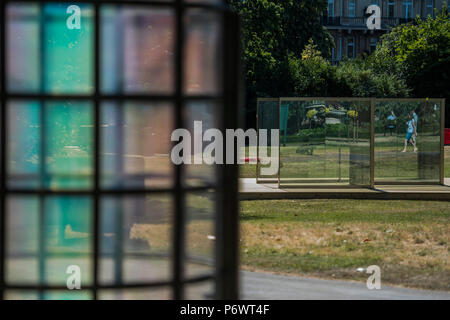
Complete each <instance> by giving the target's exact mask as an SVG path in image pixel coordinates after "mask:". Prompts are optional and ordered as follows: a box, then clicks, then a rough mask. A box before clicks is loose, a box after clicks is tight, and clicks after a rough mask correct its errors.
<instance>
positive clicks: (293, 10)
mask: <svg viewBox="0 0 450 320" xmlns="http://www.w3.org/2000/svg"><path fill="white" fill-rule="evenodd" d="M229 2H230V4H231V6H232V7H233V8H234V10H235V11H237V12H238V13H239V15H240V16H241V21H242V40H243V62H244V64H245V66H246V70H245V76H246V81H247V95H248V97H249V98H250V99H254V98H255V97H256V96H279V95H291V94H294V93H295V91H294V88H295V83H296V82H297V81H296V79H295V77H296V76H297V74H298V73H297V70H293V69H292V67H293V66H296V65H298V64H299V63H300V60H301V53H302V50H303V48H304V47H305V45H306V44H307V43H308V40H309V39H312V40H313V41H314V43H316V44H317V45H318V48H319V49H320V51H321V52H322V54H323V56H324V57H325V58H328V57H329V56H330V53H331V47H332V46H333V41H332V38H331V35H330V34H329V33H328V31H327V30H326V29H325V28H324V27H323V26H322V24H321V21H320V19H319V17H320V15H321V13H322V12H323V11H324V10H325V9H326V1H325V0H304V1H294V0H278V1H270V0H248V1H241V0H229Z"/></svg>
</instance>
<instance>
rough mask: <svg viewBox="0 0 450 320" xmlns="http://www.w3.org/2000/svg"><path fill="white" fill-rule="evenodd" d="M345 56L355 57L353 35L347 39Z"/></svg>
mask: <svg viewBox="0 0 450 320" xmlns="http://www.w3.org/2000/svg"><path fill="white" fill-rule="evenodd" d="M347 57H348V58H354V57H355V38H353V37H351V38H348V39H347Z"/></svg>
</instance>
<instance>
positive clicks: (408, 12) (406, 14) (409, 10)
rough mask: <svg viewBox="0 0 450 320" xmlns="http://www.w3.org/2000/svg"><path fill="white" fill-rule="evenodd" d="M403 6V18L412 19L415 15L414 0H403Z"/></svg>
mask: <svg viewBox="0 0 450 320" xmlns="http://www.w3.org/2000/svg"><path fill="white" fill-rule="evenodd" d="M402 8H403V18H405V19H411V18H413V17H414V13H413V9H414V8H413V0H403V2H402Z"/></svg>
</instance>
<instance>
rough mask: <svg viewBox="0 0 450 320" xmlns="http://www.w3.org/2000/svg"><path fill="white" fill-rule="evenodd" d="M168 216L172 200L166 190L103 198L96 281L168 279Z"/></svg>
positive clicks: (169, 261) (169, 257)
mask: <svg viewBox="0 0 450 320" xmlns="http://www.w3.org/2000/svg"><path fill="white" fill-rule="evenodd" d="M172 219H173V200H172V196H170V195H167V194H148V195H141V196H140V195H133V196H122V197H106V198H104V199H103V201H102V203H101V241H100V244H101V247H100V250H101V256H102V259H101V272H100V281H101V282H103V283H108V284H110V283H116V284H117V283H136V282H144V281H145V282H150V281H161V280H166V281H168V280H170V277H171V252H172V221H173V220H172Z"/></svg>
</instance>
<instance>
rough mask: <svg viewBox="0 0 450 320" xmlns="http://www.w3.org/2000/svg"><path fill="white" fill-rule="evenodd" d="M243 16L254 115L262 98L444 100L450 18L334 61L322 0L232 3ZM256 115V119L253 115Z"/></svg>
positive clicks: (397, 32) (449, 69) (402, 29)
mask: <svg viewBox="0 0 450 320" xmlns="http://www.w3.org/2000/svg"><path fill="white" fill-rule="evenodd" d="M229 3H230V4H231V6H232V8H234V10H235V11H237V12H238V13H239V14H240V16H241V19H242V40H243V61H244V65H245V76H246V83H247V87H246V95H247V112H253V111H254V109H255V108H254V106H255V105H256V103H255V102H256V97H279V96H337V97H339V96H340V97H410V96H413V97H445V98H447V99H448V98H449V91H450V86H449V85H448V83H449V80H450V79H449V77H450V19H449V15H448V12H447V11H446V10H445V9H443V10H442V11H441V12H439V13H438V14H437V16H436V18H430V17H429V18H428V19H426V20H421V19H416V20H415V21H413V22H412V23H409V24H404V25H401V26H399V27H396V28H394V29H393V30H392V31H391V32H390V33H388V34H386V35H384V36H383V37H382V41H381V44H380V45H379V46H378V47H377V49H376V50H375V52H374V53H373V54H372V55H370V56H366V55H364V56H362V57H358V58H356V59H351V60H344V61H342V62H341V63H340V64H339V66H335V65H332V64H331V63H330V62H329V61H328V60H327V59H328V58H329V56H330V52H331V48H332V47H333V46H334V44H333V41H332V37H331V35H330V34H329V33H328V31H327V30H326V29H325V28H324V27H323V26H322V24H321V21H320V16H321V13H322V12H323V11H324V10H325V9H326V1H323V0H305V1H294V0H279V1H270V0H247V1H241V0H229ZM250 117H251V118H253V117H254V116H253V115H251V116H250Z"/></svg>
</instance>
